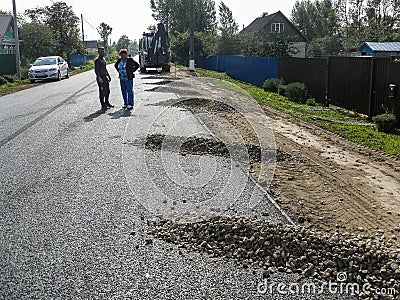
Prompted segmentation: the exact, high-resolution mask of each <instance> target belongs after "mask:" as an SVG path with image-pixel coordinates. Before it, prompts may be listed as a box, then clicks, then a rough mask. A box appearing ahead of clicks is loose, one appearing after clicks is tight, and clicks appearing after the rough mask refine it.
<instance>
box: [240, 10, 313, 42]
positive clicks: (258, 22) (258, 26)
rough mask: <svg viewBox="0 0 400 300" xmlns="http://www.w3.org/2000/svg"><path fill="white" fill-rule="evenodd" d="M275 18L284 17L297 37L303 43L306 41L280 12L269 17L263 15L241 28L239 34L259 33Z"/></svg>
mask: <svg viewBox="0 0 400 300" xmlns="http://www.w3.org/2000/svg"><path fill="white" fill-rule="evenodd" d="M277 16H282V17H284V18H285V19H286V20H287V22H288V24H290V26H292V27H293V29H294V30H295V31H296V32H297V33H298V35H299V36H301V37H302V38H303V40H304V41H307V38H306V37H305V36H304V34H303V33H302V32H301V31H300V30H299V29H298V28H297V27H296V26H295V25H294V24H293V23H292V22H291V21H290V20H289V19H288V18H287V17H286V16H285V15H284V14H283V13H282V12H281V11H277V12H276V13H273V14H271V15H264V16H262V17H259V18H257V19H255V20H254V21H253V22H252V23H251V24H250V25H249V26H247V27H245V28H243V30H242V31H241V32H240V33H244V34H246V33H254V32H260V31H261V30H263V29H265V28H266V27H267V26H268V25H270V24H271V23H272V22H273V21H274V19H275V18H276V17H277Z"/></svg>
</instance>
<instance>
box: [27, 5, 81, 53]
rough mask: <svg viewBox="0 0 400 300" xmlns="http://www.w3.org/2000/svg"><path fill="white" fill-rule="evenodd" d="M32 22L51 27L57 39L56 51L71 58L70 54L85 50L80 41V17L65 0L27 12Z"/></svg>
mask: <svg viewBox="0 0 400 300" xmlns="http://www.w3.org/2000/svg"><path fill="white" fill-rule="evenodd" d="M25 15H26V16H28V17H29V18H30V19H31V21H32V23H36V24H41V25H45V26H47V27H49V28H50V29H51V31H52V32H53V34H54V36H55V39H56V41H57V47H56V52H57V54H59V55H60V56H64V57H67V59H68V58H69V54H71V53H74V52H81V51H82V50H83V45H82V42H81V41H80V28H79V18H78V17H77V16H76V15H75V13H74V12H73V10H72V7H71V6H68V5H67V4H66V3H65V2H54V3H53V4H52V5H51V6H46V7H42V8H40V7H37V8H35V9H30V10H27V11H26V12H25Z"/></svg>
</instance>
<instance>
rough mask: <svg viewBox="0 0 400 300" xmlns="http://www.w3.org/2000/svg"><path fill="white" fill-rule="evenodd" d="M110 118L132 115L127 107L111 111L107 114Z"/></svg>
mask: <svg viewBox="0 0 400 300" xmlns="http://www.w3.org/2000/svg"><path fill="white" fill-rule="evenodd" d="M108 115H109V116H110V117H111V119H120V118H127V117H130V116H131V115H132V111H131V110H128V109H120V110H118V111H116V112H112V113H109V114H108Z"/></svg>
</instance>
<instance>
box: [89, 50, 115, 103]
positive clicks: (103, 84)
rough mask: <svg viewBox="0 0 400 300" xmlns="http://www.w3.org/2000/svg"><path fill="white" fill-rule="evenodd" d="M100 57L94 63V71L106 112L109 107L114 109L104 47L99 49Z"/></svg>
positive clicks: (101, 101)
mask: <svg viewBox="0 0 400 300" xmlns="http://www.w3.org/2000/svg"><path fill="white" fill-rule="evenodd" d="M98 53H99V57H97V58H96V60H95V61H94V71H95V73H96V81H97V85H98V86H99V97H100V104H101V109H102V110H106V109H107V108H108V107H114V106H113V105H112V104H111V103H110V102H109V100H108V99H109V97H110V81H111V77H110V74H108V71H107V62H106V59H105V58H104V54H105V50H104V47H100V48H99V49H98Z"/></svg>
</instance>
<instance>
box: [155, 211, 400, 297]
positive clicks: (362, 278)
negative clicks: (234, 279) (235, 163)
mask: <svg viewBox="0 0 400 300" xmlns="http://www.w3.org/2000/svg"><path fill="white" fill-rule="evenodd" d="M148 233H149V234H151V235H153V236H155V237H157V238H160V239H162V240H165V241H167V242H171V243H174V244H176V245H178V246H179V247H182V248H185V249H187V250H190V251H199V252H205V253H207V254H209V255H211V256H212V257H220V258H226V259H236V260H238V261H240V262H241V263H242V264H244V265H245V266H248V265H250V266H252V267H257V268H260V267H261V268H263V269H264V274H265V276H267V277H268V276H269V275H270V274H272V273H275V272H287V273H295V274H298V279H299V280H301V279H303V278H313V279H317V280H322V281H329V280H331V281H336V280H337V277H338V274H346V275H347V278H346V280H347V282H350V283H359V284H365V283H369V284H370V286H371V287H374V288H395V289H396V291H397V293H399V292H400V281H399V279H400V267H399V264H400V253H399V251H400V250H399V249H397V250H396V249H395V247H394V246H396V243H395V241H393V240H386V239H385V238H384V237H382V236H381V237H377V238H376V239H372V238H368V237H364V236H362V235H358V236H356V235H350V234H341V235H339V234H338V233H335V234H327V233H322V232H316V231H312V230H310V229H309V228H305V227H301V226H290V225H284V224H281V223H267V222H264V221H260V220H258V219H255V218H247V217H237V216H214V217H212V218H211V219H208V220H204V221H201V222H198V223H180V222H176V221H173V220H167V219H165V218H157V219H154V220H152V221H151V222H150V227H149V232H148Z"/></svg>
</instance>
